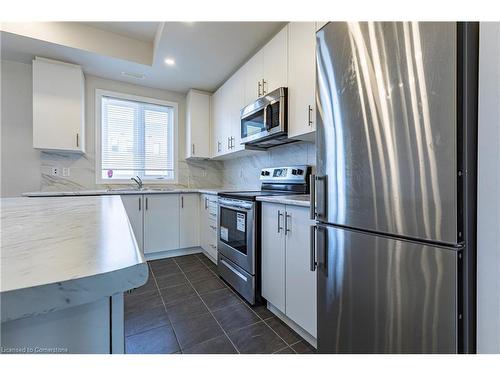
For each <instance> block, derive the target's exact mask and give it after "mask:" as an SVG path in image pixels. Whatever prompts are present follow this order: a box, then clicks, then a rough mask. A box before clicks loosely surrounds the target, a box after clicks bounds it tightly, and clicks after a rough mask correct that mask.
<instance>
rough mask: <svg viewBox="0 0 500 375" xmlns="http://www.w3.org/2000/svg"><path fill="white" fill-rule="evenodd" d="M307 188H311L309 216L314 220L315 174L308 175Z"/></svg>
mask: <svg viewBox="0 0 500 375" xmlns="http://www.w3.org/2000/svg"><path fill="white" fill-rule="evenodd" d="M309 189H310V190H311V198H310V200H311V202H310V204H311V206H310V209H309V218H310V219H311V220H316V175H314V174H312V175H310V176H309Z"/></svg>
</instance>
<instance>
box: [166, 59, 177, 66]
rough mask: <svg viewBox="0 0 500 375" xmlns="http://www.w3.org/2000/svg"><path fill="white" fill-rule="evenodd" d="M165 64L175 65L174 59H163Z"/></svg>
mask: <svg viewBox="0 0 500 375" xmlns="http://www.w3.org/2000/svg"><path fill="white" fill-rule="evenodd" d="M165 64H167V65H175V60H174V59H165Z"/></svg>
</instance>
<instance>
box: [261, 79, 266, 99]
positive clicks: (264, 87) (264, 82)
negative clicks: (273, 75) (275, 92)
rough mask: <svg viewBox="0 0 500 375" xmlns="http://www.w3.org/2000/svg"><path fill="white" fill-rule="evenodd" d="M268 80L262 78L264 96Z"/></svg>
mask: <svg viewBox="0 0 500 375" xmlns="http://www.w3.org/2000/svg"><path fill="white" fill-rule="evenodd" d="M266 83H267V82H266V80H265V79H264V78H262V95H266V86H265V85H266Z"/></svg>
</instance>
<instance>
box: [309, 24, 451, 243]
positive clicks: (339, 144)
mask: <svg viewBox="0 0 500 375" xmlns="http://www.w3.org/2000/svg"><path fill="white" fill-rule="evenodd" d="M456 27H457V26H456V23H451V22H450V23H435V22H415V23H406V22H405V23H403V22H375V23H374V22H369V23H366V22H354V23H345V22H332V23H329V24H328V25H326V26H325V27H323V28H322V29H321V31H319V32H318V33H317V53H316V59H317V74H316V76H317V81H316V85H317V87H316V89H317V143H316V144H317V175H318V177H319V179H318V181H317V182H316V186H317V215H318V219H319V220H320V221H322V222H327V223H331V224H339V225H344V226H349V227H353V228H360V229H366V230H372V231H376V232H381V233H388V234H395V235H401V236H405V237H411V238H416V239H425V240H431V241H437V242H443V243H449V244H455V243H457V242H460V240H461V238H460V237H459V233H458V232H459V231H458V230H457V178H458V177H457V175H458V171H457V146H456V145H457V119H456V100H457V99H456V94H455V93H456V87H455V86H456V75H457V73H456V72H457V63H456V59H457V58H456V45H457V37H456Z"/></svg>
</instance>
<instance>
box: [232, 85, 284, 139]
mask: <svg viewBox="0 0 500 375" xmlns="http://www.w3.org/2000/svg"><path fill="white" fill-rule="evenodd" d="M287 95H288V90H287V88H286V87H280V88H278V89H276V90H274V91H272V92H270V93H269V94H266V95H264V96H262V97H260V98H259V99H257V100H256V101H255V102H253V103H251V104H249V105H247V106H246V107H245V108H243V109H242V110H241V143H242V144H245V145H250V146H257V147H261V148H269V147H273V146H277V145H280V144H283V143H289V142H294V140H289V139H288V118H287V117H288V98H287Z"/></svg>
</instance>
